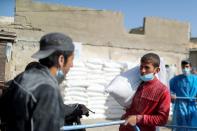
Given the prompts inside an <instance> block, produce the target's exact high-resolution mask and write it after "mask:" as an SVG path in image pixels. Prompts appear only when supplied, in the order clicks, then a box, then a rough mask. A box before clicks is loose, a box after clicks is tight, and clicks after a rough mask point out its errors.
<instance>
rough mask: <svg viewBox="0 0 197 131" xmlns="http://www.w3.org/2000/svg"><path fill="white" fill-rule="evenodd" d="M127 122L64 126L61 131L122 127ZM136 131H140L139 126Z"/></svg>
mask: <svg viewBox="0 0 197 131" xmlns="http://www.w3.org/2000/svg"><path fill="white" fill-rule="evenodd" d="M124 123H125V120H119V121H112V122H100V123H95V124H87V125H73V126H63V127H61V130H64V131H67V130H77V129H84V128H95V127H103V126H112V125H120V124H124ZM133 127H134V128H135V130H136V131H140V129H139V127H138V126H133Z"/></svg>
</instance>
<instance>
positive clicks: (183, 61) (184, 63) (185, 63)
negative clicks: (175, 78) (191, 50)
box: [181, 60, 192, 66]
mask: <svg viewBox="0 0 197 131" xmlns="http://www.w3.org/2000/svg"><path fill="white" fill-rule="evenodd" d="M187 64H189V65H190V66H192V64H191V62H190V61H189V60H182V61H181V66H185V65H187Z"/></svg>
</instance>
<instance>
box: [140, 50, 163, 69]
mask: <svg viewBox="0 0 197 131" xmlns="http://www.w3.org/2000/svg"><path fill="white" fill-rule="evenodd" d="M140 62H141V63H146V62H150V63H152V64H153V66H154V67H159V65H160V58H159V56H158V55H157V54H155V53H148V54H145V55H144V56H142V58H141V60H140Z"/></svg>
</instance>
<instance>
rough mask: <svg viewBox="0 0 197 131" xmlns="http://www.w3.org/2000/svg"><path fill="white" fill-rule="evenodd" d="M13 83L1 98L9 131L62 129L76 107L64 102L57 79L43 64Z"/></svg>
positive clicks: (1, 111)
mask: <svg viewBox="0 0 197 131" xmlns="http://www.w3.org/2000/svg"><path fill="white" fill-rule="evenodd" d="M10 83H11V84H10V86H9V88H8V90H7V91H6V92H4V93H3V96H2V97H1V99H0V105H1V107H0V116H1V119H2V121H3V122H5V127H6V131H60V127H62V126H63V125H64V118H65V117H68V116H70V115H72V113H73V111H74V110H75V109H74V106H66V105H64V103H63V100H62V97H61V94H60V91H59V86H58V82H57V80H56V79H55V78H54V77H53V76H51V74H50V71H49V69H48V68H47V67H45V66H43V65H41V64H39V63H37V64H36V65H34V66H32V67H31V68H28V69H27V70H26V71H24V72H22V73H21V74H19V75H18V76H17V77H16V78H15V79H14V80H12V81H11V82H10Z"/></svg>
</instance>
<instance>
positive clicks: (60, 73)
mask: <svg viewBox="0 0 197 131" xmlns="http://www.w3.org/2000/svg"><path fill="white" fill-rule="evenodd" d="M55 77H56V79H57V81H58V84H60V83H62V81H63V80H64V78H65V76H64V73H63V71H62V70H60V69H58V70H57V72H56V76H55Z"/></svg>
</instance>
